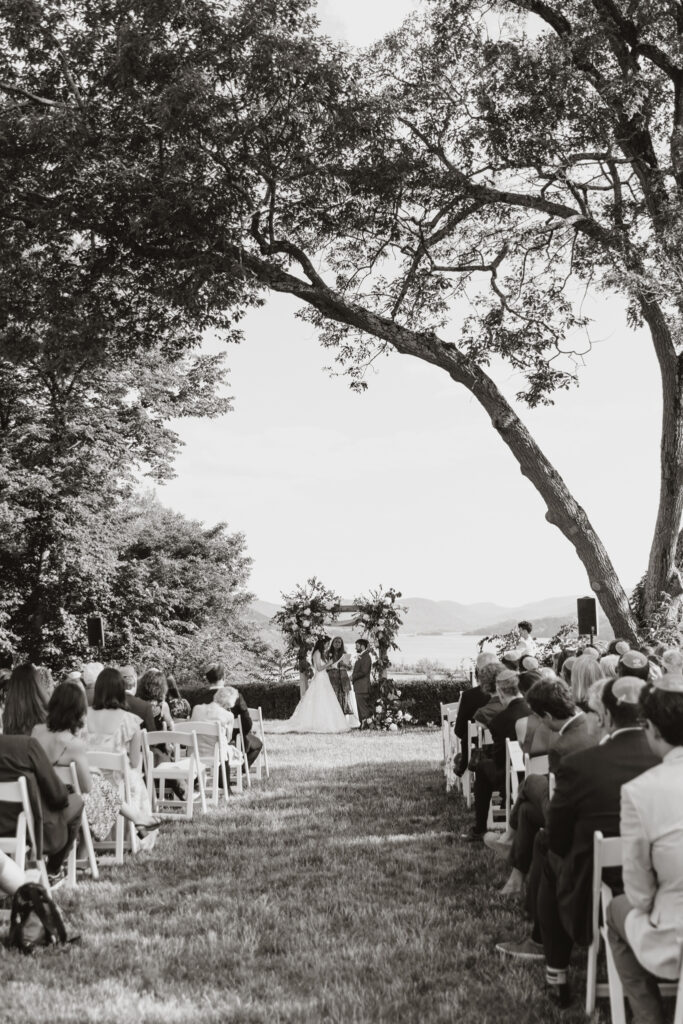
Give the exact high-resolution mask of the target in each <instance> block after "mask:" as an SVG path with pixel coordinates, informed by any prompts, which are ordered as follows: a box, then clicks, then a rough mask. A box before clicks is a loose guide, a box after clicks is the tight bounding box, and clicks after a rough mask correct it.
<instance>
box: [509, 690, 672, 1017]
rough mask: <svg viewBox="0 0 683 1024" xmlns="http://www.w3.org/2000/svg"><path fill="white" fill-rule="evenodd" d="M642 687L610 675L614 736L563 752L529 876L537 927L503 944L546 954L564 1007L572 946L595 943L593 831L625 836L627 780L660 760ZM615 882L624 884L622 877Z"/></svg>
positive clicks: (551, 984) (526, 954)
mask: <svg viewBox="0 0 683 1024" xmlns="http://www.w3.org/2000/svg"><path fill="white" fill-rule="evenodd" d="M643 685H644V684H643V681H642V680H640V679H635V678H628V677H626V678H621V679H611V680H609V682H608V683H607V684H606V685H605V688H604V690H603V692H602V702H603V705H604V709H605V722H606V725H607V729H608V733H609V735H608V736H607V737H606V738H605V739H604V740H603V741H602V742H601V743H600V744H598V745H597V746H595V747H589V748H588V749H584V750H579V751H575V752H574V753H571V754H567V755H566V756H565V757H563V758H562V761H561V762H560V764H559V766H558V770H557V774H556V777H555V792H554V794H553V797H552V800H551V801H550V803H549V805H548V809H547V812H546V824H545V830H543V831H541V832H540V833H539V834H538V836H537V838H536V844H535V847H534V865H533V866H532V871H531V873H530V877H529V886H530V888H533V887H534V886H536V887H537V888H536V899H535V910H534V918H535V920H534V931H533V933H532V936H531V939H527V940H526V941H525V942H524V943H501V944H500V945H499V946H497V947H496V948H497V949H498V950H499V951H500V952H503V953H507V954H508V955H510V956H518V957H521V958H523V959H545V961H546V981H547V983H548V990H549V994H550V995H551V997H552V998H553V999H554V1001H555V1002H557V1003H558V1004H559V1005H560V1006H566V1005H567V1004H568V1002H569V990H568V985H567V971H568V967H569V958H570V955H571V951H572V946H573V944H574V943H576V944H577V945H580V946H588V945H590V942H591V939H592V920H591V905H592V898H591V886H592V876H593V835H594V833H595V832H597V831H598V830H599V831H601V832H602V833H603V835H605V836H616V835H619V803H620V797H621V787H622V785H623V784H624V783H625V782H629V781H630V780H631V779H633V778H635V777H636V776H637V775H640V774H641V773H642V772H644V771H647V769H648V768H652V767H653V766H654V765H655V764H657V763H658V758H657V757H655V755H654V754H653V753H652V751H651V749H650V745H649V743H648V742H647V739H646V737H645V733H644V731H643V729H642V728H641V727H640V724H639V717H638V716H639V712H638V694H639V692H640V690H641V688H642V686H643ZM537 879H538V881H536V880H537ZM610 881H611V882H612V883H613V884H615V885H618V881H619V879H618V877H617V878H612V879H610ZM539 940H540V944H539ZM530 944H531V945H530ZM533 945H536V947H537V948H536V951H535V953H534V955H531V952H530V948H531V946H533ZM523 947H529V948H527V949H526V950H525V949H524V948H523Z"/></svg>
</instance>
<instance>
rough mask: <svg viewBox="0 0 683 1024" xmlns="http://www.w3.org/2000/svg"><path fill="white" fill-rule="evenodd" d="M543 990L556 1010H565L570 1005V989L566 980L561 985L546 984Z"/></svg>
mask: <svg viewBox="0 0 683 1024" xmlns="http://www.w3.org/2000/svg"><path fill="white" fill-rule="evenodd" d="M545 991H546V994H547V996H548V999H549V1000H550V1002H551V1003H554V1004H555V1006H556V1007H557V1008H558V1010H566V1009H568V1007H570V1006H571V1005H572V993H571V989H570V988H569V985H568V984H567V983H566V982H565V983H564V984H563V985H546V987H545Z"/></svg>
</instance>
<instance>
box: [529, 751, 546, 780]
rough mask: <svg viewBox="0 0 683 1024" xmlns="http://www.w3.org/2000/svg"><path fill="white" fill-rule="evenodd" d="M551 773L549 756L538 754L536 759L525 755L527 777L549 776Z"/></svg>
mask: <svg viewBox="0 0 683 1024" xmlns="http://www.w3.org/2000/svg"><path fill="white" fill-rule="evenodd" d="M549 771H550V762H549V761H548V755H547V754H538V755H537V756H536V757H529V755H528V754H525V755H524V774H525V775H547V774H548V772H549Z"/></svg>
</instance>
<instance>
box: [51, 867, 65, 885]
mask: <svg viewBox="0 0 683 1024" xmlns="http://www.w3.org/2000/svg"><path fill="white" fill-rule="evenodd" d="M47 880H48V882H49V884H50V888H51V889H59V887H60V886H61V885H63V884H64V882H65V881H66V865H64V864H62V866H61V867H60V868H59V870H58V871H53V872H50V871H48V873H47Z"/></svg>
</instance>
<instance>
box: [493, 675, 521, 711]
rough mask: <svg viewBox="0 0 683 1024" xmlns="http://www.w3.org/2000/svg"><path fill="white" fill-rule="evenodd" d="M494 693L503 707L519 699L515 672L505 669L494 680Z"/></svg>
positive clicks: (517, 679)
mask: <svg viewBox="0 0 683 1024" xmlns="http://www.w3.org/2000/svg"><path fill="white" fill-rule="evenodd" d="M496 693H497V694H498V699H499V700H500V702H501V704H502V705H503V707H507V705H508V704H509V703H510V702H511V701H513V700H514V699H515V697H519V695H520V693H519V676H518V675H517V673H516V672H511V671H510V670H509V669H505V670H504V671H503V672H501V673H500V674H499V675H498V676H497V678H496Z"/></svg>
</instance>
